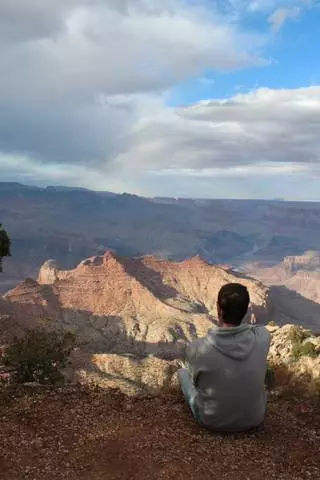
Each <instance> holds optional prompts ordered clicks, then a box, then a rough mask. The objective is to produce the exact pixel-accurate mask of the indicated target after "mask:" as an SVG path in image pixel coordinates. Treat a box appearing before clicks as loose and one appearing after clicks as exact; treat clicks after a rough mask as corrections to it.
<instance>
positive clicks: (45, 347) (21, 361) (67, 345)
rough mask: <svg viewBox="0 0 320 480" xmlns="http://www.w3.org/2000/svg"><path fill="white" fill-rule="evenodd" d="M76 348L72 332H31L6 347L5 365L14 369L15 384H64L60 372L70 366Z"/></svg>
mask: <svg viewBox="0 0 320 480" xmlns="http://www.w3.org/2000/svg"><path fill="white" fill-rule="evenodd" d="M74 347H75V336H74V335H73V334H72V333H69V332H67V333H66V332H61V331H50V332H48V331H45V330H43V329H37V330H30V331H29V332H28V333H27V335H26V336H25V337H23V338H15V339H14V341H13V343H12V344H11V345H10V346H9V347H7V349H6V351H5V353H4V356H3V364H4V365H6V366H8V367H10V368H14V369H15V371H14V374H13V381H14V382H16V383H26V382H38V383H41V384H55V383H58V382H62V381H63V379H64V377H63V375H62V373H61V370H62V369H63V368H65V367H66V366H67V364H68V359H69V356H70V354H71V352H72V350H73V348H74Z"/></svg>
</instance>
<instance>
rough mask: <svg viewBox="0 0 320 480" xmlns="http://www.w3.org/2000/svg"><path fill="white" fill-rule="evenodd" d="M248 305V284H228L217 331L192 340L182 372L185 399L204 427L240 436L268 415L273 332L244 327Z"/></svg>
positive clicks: (219, 307) (219, 306) (220, 304)
mask: <svg viewBox="0 0 320 480" xmlns="http://www.w3.org/2000/svg"><path fill="white" fill-rule="evenodd" d="M249 303H250V298H249V293H248V290H247V288H246V287H245V286H243V285H240V284H238V283H230V284H228V285H225V286H224V287H222V288H221V290H220V292H219V295H218V302H217V310H218V327H215V328H212V329H211V330H209V332H208V335H207V336H206V337H204V338H200V339H198V340H195V341H193V342H192V343H190V344H189V346H188V347H187V351H186V367H187V368H182V369H181V370H179V380H180V384H181V388H182V391H183V394H184V396H185V399H186V401H187V403H188V405H189V406H190V408H191V410H192V413H193V415H194V417H195V419H196V420H197V421H198V422H199V423H200V424H201V425H202V426H204V427H206V428H208V429H210V430H215V431H224V432H236V431H237V432H239V431H246V430H250V429H251V428H254V427H257V426H259V425H260V424H261V423H262V422H263V420H264V416H265V411H266V403H267V398H266V390H265V375H266V368H267V355H268V351H269V347H270V334H269V332H268V331H267V329H266V328H265V327H264V326H259V325H250V324H248V323H245V324H241V322H242V320H243V319H244V317H245V316H246V313H247V311H248V307H249Z"/></svg>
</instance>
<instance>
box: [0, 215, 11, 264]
mask: <svg viewBox="0 0 320 480" xmlns="http://www.w3.org/2000/svg"><path fill="white" fill-rule="evenodd" d="M10 246H11V241H10V238H9V236H8V234H7V232H6V230H5V229H4V228H3V227H2V224H1V223H0V272H2V258H3V257H10V256H11V252H10Z"/></svg>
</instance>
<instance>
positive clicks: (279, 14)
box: [268, 7, 302, 32]
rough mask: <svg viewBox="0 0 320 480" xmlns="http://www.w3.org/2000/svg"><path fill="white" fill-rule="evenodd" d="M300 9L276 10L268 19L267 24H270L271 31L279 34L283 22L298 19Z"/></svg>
mask: <svg viewBox="0 0 320 480" xmlns="http://www.w3.org/2000/svg"><path fill="white" fill-rule="evenodd" d="M301 11H302V10H301V8H299V7H293V8H278V9H277V10H276V11H275V12H274V13H273V14H272V15H270V17H269V18H268V22H269V23H270V24H271V26H272V29H273V31H275V32H279V30H281V28H282V27H283V25H284V24H285V22H286V21H287V20H289V19H295V18H298V17H299V16H300V14H301Z"/></svg>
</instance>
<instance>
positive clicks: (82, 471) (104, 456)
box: [0, 386, 320, 480]
mask: <svg viewBox="0 0 320 480" xmlns="http://www.w3.org/2000/svg"><path fill="white" fill-rule="evenodd" d="M319 441H320V406H319V405H314V404H313V405H312V404H311V403H306V401H304V402H303V403H301V401H299V399H297V398H296V399H292V398H291V399H288V398H286V399H284V398H282V399H280V398H275V397H273V398H270V401H269V408H268V414H267V417H266V421H265V426H264V429H261V430H260V431H257V432H254V433H250V434H237V435H216V434H211V433H208V432H206V431H203V430H201V429H200V427H198V426H197V425H196V424H195V423H194V422H193V420H192V418H191V416H190V414H189V412H188V410H187V408H186V407H185V405H184V403H183V401H182V399H181V396H180V394H178V393H172V394H169V393H168V394H166V395H163V396H157V397H144V398H139V397H133V398H129V397H127V396H125V395H124V394H122V393H118V392H116V391H112V390H107V391H103V390H99V389H95V390H92V389H91V390H88V389H87V388H85V387H75V386H72V387H71V386H70V387H63V388H60V389H54V390H49V389H43V388H42V389H37V388H35V387H33V388H31V387H28V388H27V387H23V388H20V389H13V390H7V389H6V390H2V391H1V392H0V472H1V474H0V476H1V478H3V479H5V480H23V479H32V480H40V479H41V480H60V479H68V480H117V479H121V480H126V479H128V480H129V479H130V480H138V479H139V480H141V479H143V480H148V479H152V480H154V479H166V480H170V479H174V480H180V479H186V478H187V479H199V478H201V479H203V480H206V479H210V480H212V479H213V478H219V479H224V478H225V479H228V480H233V479H237V480H238V479H239V480H260V479H261V480H262V479H267V478H268V479H276V480H289V479H290V480H299V479H301V480H302V479H303V480H305V479H309V478H310V479H316V478H320V457H319Z"/></svg>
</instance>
